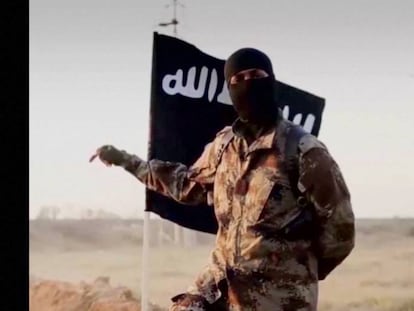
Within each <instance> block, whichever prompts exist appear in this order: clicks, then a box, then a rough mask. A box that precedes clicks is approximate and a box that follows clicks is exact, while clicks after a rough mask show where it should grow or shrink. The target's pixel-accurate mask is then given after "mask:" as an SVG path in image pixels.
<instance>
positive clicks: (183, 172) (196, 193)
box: [91, 132, 223, 205]
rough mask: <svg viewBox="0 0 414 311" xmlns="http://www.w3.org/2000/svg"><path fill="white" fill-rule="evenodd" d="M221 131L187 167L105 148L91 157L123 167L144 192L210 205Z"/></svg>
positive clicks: (107, 146)
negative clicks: (153, 192) (147, 159)
mask: <svg viewBox="0 0 414 311" xmlns="http://www.w3.org/2000/svg"><path fill="white" fill-rule="evenodd" d="M222 133H223V132H220V133H219V134H218V135H217V137H216V139H215V140H213V141H212V142H210V143H209V144H207V145H206V147H205V148H204V151H203V153H202V155H201V156H200V158H199V159H198V160H197V161H196V162H195V163H194V164H193V165H192V166H190V167H188V166H186V165H184V164H182V163H174V162H168V161H161V160H157V159H153V160H149V161H144V160H142V159H141V158H140V157H138V156H136V155H133V154H129V153H127V152H126V151H120V150H118V149H116V148H115V147H113V146H110V145H106V146H103V147H101V148H99V149H98V150H97V152H96V155H94V156H93V157H92V158H91V161H92V160H93V159H94V158H95V157H99V158H100V160H101V161H102V162H104V163H105V164H106V165H112V164H113V165H116V166H121V167H123V168H124V169H125V170H126V171H128V172H129V173H131V174H132V175H133V176H135V177H136V178H137V179H138V180H139V181H141V182H142V183H143V184H144V185H145V186H146V187H147V188H148V189H150V190H153V191H155V192H158V193H160V194H163V195H165V196H167V197H170V198H172V199H174V200H176V201H178V202H180V203H184V204H191V205H197V204H201V203H206V202H207V201H209V202H208V203H210V204H211V203H212V202H210V200H207V198H208V195H209V193H210V194H211V192H212V189H213V183H214V176H215V173H216V163H215V162H216V154H217V149H218V147H219V145H220V142H221V138H222V136H223V134H222Z"/></svg>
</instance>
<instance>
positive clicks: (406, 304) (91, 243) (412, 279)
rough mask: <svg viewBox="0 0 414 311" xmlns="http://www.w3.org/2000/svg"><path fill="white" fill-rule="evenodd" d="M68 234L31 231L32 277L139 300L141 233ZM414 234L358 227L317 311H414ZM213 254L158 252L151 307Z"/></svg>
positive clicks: (373, 224) (400, 227)
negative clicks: (108, 287) (126, 293)
mask: <svg viewBox="0 0 414 311" xmlns="http://www.w3.org/2000/svg"><path fill="white" fill-rule="evenodd" d="M68 226H69V225H65V226H63V227H64V228H65V229H63V231H64V232H65V234H62V232H63V231H62V230H60V229H59V225H55V227H53V228H52V227H51V226H50V225H49V227H47V225H44V224H42V225H39V224H36V225H33V224H32V225H31V230H30V231H31V248H30V272H31V274H32V275H35V276H39V277H43V278H51V279H60V280H67V281H74V282H78V281H80V280H86V281H90V280H94V279H95V278H96V277H98V276H108V277H110V278H111V283H113V284H114V285H115V286H117V285H124V286H127V287H129V288H131V289H132V290H133V292H134V294H135V295H137V296H138V294H139V291H140V286H141V284H140V277H141V275H140V270H141V246H140V237H139V236H140V234H139V233H140V229H139V228H138V227H137V226H135V227H134V226H132V225H130V224H129V225H128V226H127V225H125V226H122V225H120V224H119V223H118V224H116V226H115V225H113V224H112V225H110V226H109V225H106V226H103V225H102V224H100V225H99V226H98V225H96V226H95V228H93V226H92V225H91V224H89V225H88V227H89V229H88V230H89V231H88V232H86V231H82V228H81V226H79V224H77V225H75V226H77V227H76V229H77V232H73V234H72V232H71V231H70V230H69V229H68ZM61 227H62V226H61ZM42 228H43V229H42ZM45 228H46V229H45ZM111 228H112V229H111ZM114 228H115V229H114ZM412 228H414V220H403V219H395V220H375V221H374V220H371V221H369V220H362V221H359V222H358V226H357V229H358V230H357V244H356V245H357V246H356V248H355V250H354V252H353V253H352V255H351V256H350V257H349V258H348V259H347V260H346V261H345V262H344V263H343V264H342V265H341V266H340V267H338V268H337V269H336V270H335V271H334V272H333V273H332V274H331V275H330V276H329V277H328V278H327V280H326V281H323V282H321V283H320V308H319V310H321V311H340V310H357V311H371V310H381V311H382V310H383V311H385V310H387V311H414V235H411V234H410V232H411V231H410V230H412ZM79 230H80V231H81V232H79ZM407 233H408V234H407ZM32 242H33V243H32ZM210 247H211V245H210V246H208V245H205V246H201V247H197V248H193V249H178V248H176V247H172V246H170V247H162V248H161V247H153V248H152V250H151V258H150V276H151V281H150V284H149V285H150V297H151V301H152V302H153V303H156V304H158V305H161V306H163V307H166V306H168V305H169V298H170V297H171V296H173V295H174V294H176V293H178V292H180V291H184V290H185V289H186V287H187V285H189V284H190V283H191V282H192V280H193V279H194V277H195V275H196V274H197V272H198V271H199V270H200V268H201V267H202V266H203V264H204V263H205V262H206V258H207V255H208V253H209V250H210Z"/></svg>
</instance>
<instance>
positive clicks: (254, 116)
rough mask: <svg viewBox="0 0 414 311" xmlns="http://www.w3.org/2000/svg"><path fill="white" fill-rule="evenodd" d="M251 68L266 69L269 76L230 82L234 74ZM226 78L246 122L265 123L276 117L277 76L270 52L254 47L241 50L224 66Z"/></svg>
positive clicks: (232, 96) (231, 96)
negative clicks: (266, 52)
mask: <svg viewBox="0 0 414 311" xmlns="http://www.w3.org/2000/svg"><path fill="white" fill-rule="evenodd" d="M247 69H262V70H264V71H265V72H266V73H267V74H268V75H269V76H268V77H266V78H258V79H248V80H244V81H240V82H237V83H236V84H230V79H231V77H232V76H234V75H235V74H237V73H238V72H240V71H243V70H247ZM224 77H225V79H226V83H227V86H228V89H229V95H230V98H231V100H232V102H233V106H234V108H235V110H236V112H237V113H238V115H239V117H240V119H241V120H242V121H246V122H252V123H264V122H267V121H269V119H272V118H274V117H275V116H276V115H275V113H277V100H276V79H275V75H274V72H273V66H272V63H271V61H270V59H269V57H268V56H267V55H266V54H264V53H263V52H261V51H259V50H256V49H253V48H243V49H240V50H237V51H236V52H234V53H233V54H232V55H230V57H229V58H228V59H227V61H226V63H225V65H224Z"/></svg>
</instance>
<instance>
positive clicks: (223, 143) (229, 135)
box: [216, 130, 234, 167]
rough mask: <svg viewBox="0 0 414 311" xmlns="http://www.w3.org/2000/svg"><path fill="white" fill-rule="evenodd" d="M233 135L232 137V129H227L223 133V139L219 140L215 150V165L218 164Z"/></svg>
mask: <svg viewBox="0 0 414 311" xmlns="http://www.w3.org/2000/svg"><path fill="white" fill-rule="evenodd" d="M233 137H234V133H233V131H232V130H229V131H227V132H226V133H225V134H224V136H223V139H222V141H221V145H220V148H219V150H218V151H217V157H216V167H217V166H218V165H219V164H220V161H221V158H222V157H223V153H224V151H226V148H227V146H228V145H229V144H230V142H231V141H232V139H233Z"/></svg>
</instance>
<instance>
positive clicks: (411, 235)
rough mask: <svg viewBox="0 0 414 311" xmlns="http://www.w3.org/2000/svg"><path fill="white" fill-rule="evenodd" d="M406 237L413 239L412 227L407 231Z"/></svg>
mask: <svg viewBox="0 0 414 311" xmlns="http://www.w3.org/2000/svg"><path fill="white" fill-rule="evenodd" d="M407 235H408V236H409V237H413V238H414V227H411V228H410V229H408V233H407Z"/></svg>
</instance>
